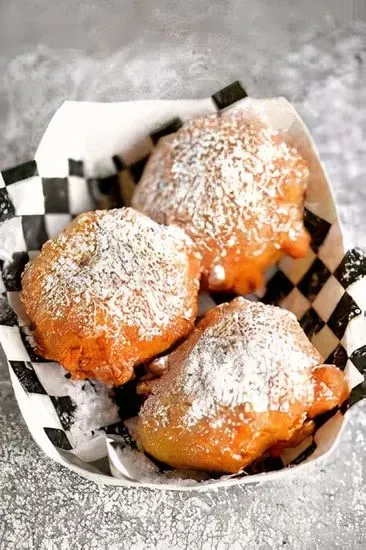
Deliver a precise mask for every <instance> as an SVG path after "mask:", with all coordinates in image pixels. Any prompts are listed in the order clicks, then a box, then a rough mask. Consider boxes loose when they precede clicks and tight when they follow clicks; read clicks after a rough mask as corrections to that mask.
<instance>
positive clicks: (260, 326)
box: [181, 298, 320, 423]
mask: <svg viewBox="0 0 366 550" xmlns="http://www.w3.org/2000/svg"><path fill="white" fill-rule="evenodd" d="M238 302H242V303H243V305H244V304H245V307H244V308H241V309H237V310H236V311H234V312H228V313H227V314H225V313H224V314H223V315H222V316H221V317H220V318H219V319H218V321H216V322H215V323H214V324H213V325H212V326H210V327H208V328H207V329H206V330H205V331H204V332H203V333H202V335H201V337H200V338H199V340H198V342H197V343H196V345H195V346H194V347H193V349H192V350H191V352H190V353H189V355H188V356H187V357H186V360H185V363H184V366H183V369H182V374H181V383H182V387H183V391H184V393H186V394H187V395H189V396H190V398H191V399H192V405H191V407H190V409H189V411H188V413H187V416H186V420H187V422H188V423H195V422H196V421H197V420H200V419H201V418H203V417H211V416H213V415H215V413H216V411H217V410H219V409H220V408H221V407H232V408H234V407H236V406H239V405H243V404H245V405H246V407H247V408H248V411H253V412H265V411H273V410H275V411H276V410H279V411H284V412H286V411H287V410H288V407H289V403H291V402H293V401H296V400H299V401H308V402H310V400H311V398H312V396H313V393H312V391H313V390H312V383H311V378H310V367H311V366H314V365H317V364H319V360H320V356H319V354H318V353H317V352H316V350H315V349H314V348H313V346H312V345H311V344H310V342H308V341H307V339H306V337H305V335H303V336H302V335H301V332H302V331H301V329H300V327H299V325H298V323H297V321H296V318H295V316H294V315H293V314H292V313H289V312H287V311H285V310H282V309H280V308H275V307H272V306H265V305H263V304H261V303H259V302H257V303H254V302H249V301H246V300H244V299H240V298H239V299H238V300H237V303H238ZM301 336H302V337H301Z"/></svg>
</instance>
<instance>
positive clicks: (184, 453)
mask: <svg viewBox="0 0 366 550" xmlns="http://www.w3.org/2000/svg"><path fill="white" fill-rule="evenodd" d="M321 363H322V358H321V356H320V355H319V353H318V352H317V350H316V349H315V348H314V347H313V345H312V344H311V343H310V342H309V340H308V339H307V337H306V336H305V334H304V332H303V331H302V329H301V327H300V325H299V324H298V322H297V320H296V317H295V316H294V315H293V314H292V313H290V312H288V311H286V310H283V309H281V308H279V307H275V306H268V305H264V304H262V303H259V302H257V303H254V302H250V301H248V300H245V299H244V298H236V299H235V300H233V301H232V302H231V303H229V304H223V305H222V306H219V307H217V308H214V309H212V310H210V311H209V312H208V313H207V314H206V315H205V317H204V318H203V319H202V321H201V322H200V324H199V325H198V327H197V328H196V329H195V330H194V332H192V334H191V335H190V336H189V337H188V339H187V340H186V341H185V342H184V343H183V344H182V345H181V346H180V347H178V348H177V349H176V350H175V351H174V352H173V353H171V354H170V355H169V365H168V370H167V371H166V373H165V374H163V376H162V378H161V379H160V380H157V381H156V383H155V384H154V386H153V388H152V394H151V395H150V396H149V397H148V398H147V400H146V401H145V403H144V405H143V407H142V409H141V411H140V415H139V421H138V440H139V444H140V446H141V447H142V448H143V449H144V450H145V451H146V452H147V453H149V454H150V455H152V456H153V457H155V458H157V459H158V460H160V461H162V462H165V463H166V464H169V465H170V466H172V467H175V468H188V469H193V470H204V471H207V472H227V473H234V472H238V471H239V470H240V469H242V468H244V467H245V466H247V465H248V464H250V463H251V462H253V461H254V460H255V459H257V458H259V457H261V456H262V455H263V454H264V453H265V452H266V451H268V450H270V449H271V448H274V447H275V445H276V444H278V443H281V444H282V445H283V442H288V445H293V444H294V443H298V442H299V441H301V439H303V438H304V437H306V436H307V435H308V434H309V433H311V431H312V429H313V424H312V422H311V421H309V418H313V416H314V415H315V414H319V413H320V412H324V411H326V410H329V409H331V408H333V407H335V406H336V405H338V404H340V403H342V402H343V401H344V400H345V399H346V398H347V396H348V394H349V390H348V385H347V383H346V380H345V377H344V375H343V373H342V372H341V371H340V370H338V369H337V368H336V367H334V366H328V365H322V364H321Z"/></svg>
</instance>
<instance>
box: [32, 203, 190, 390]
mask: <svg viewBox="0 0 366 550" xmlns="http://www.w3.org/2000/svg"><path fill="white" fill-rule="evenodd" d="M199 272H200V267H199V261H198V259H197V258H196V256H195V253H194V251H193V249H192V243H191V241H190V239H189V238H188V237H187V236H186V235H185V234H184V232H183V231H182V230H181V229H179V228H176V227H164V226H161V225H159V224H157V223H156V222H154V221H152V220H150V219H149V218H147V217H146V216H144V215H143V214H140V213H138V212H136V211H134V210H133V209H132V208H123V209H116V210H110V211H102V210H101V211H94V212H88V213H85V214H81V215H80V216H79V217H78V218H76V220H75V221H74V222H73V223H72V224H71V225H70V226H69V227H67V228H66V229H65V230H64V231H63V232H62V233H61V234H60V235H59V236H58V237H57V238H56V239H54V240H52V241H48V242H47V243H46V244H45V245H44V246H43V248H42V252H41V254H40V255H39V256H38V257H37V258H36V259H35V260H34V261H33V262H32V263H31V264H29V265H28V266H27V267H26V270H25V272H24V274H23V279H22V285H23V291H22V299H23V302H24V304H25V308H26V311H27V314H28V316H29V318H30V320H31V322H32V325H33V328H34V336H35V339H36V342H37V348H38V351H39V353H40V354H41V355H43V356H45V357H47V358H49V359H53V360H56V361H59V362H60V363H61V364H62V365H63V366H64V367H65V368H67V369H68V370H70V372H71V373H72V374H73V376H74V377H78V378H85V377H93V378H98V379H100V380H102V381H104V382H108V383H112V384H120V383H123V382H125V381H126V380H128V379H129V378H131V376H132V375H133V366H134V365H136V364H138V363H140V362H141V361H144V360H146V359H149V358H151V357H153V356H154V355H156V354H158V353H161V352H162V351H164V350H166V349H167V348H168V347H169V346H170V345H171V344H172V343H174V342H175V341H176V339H178V338H181V337H182V336H184V335H185V334H187V333H188V332H189V331H190V330H191V328H192V326H193V322H194V319H195V316H196V312H197V294H198V285H199Z"/></svg>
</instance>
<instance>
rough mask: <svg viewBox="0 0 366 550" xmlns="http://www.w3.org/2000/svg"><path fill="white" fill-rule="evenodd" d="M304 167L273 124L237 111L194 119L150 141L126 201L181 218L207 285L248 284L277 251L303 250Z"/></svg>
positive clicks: (164, 219)
mask: <svg viewBox="0 0 366 550" xmlns="http://www.w3.org/2000/svg"><path fill="white" fill-rule="evenodd" d="M308 175H309V170H308V165H307V162H306V161H305V160H304V159H303V158H302V157H301V156H300V155H299V153H298V152H297V150H296V149H295V148H293V147H290V146H289V145H287V144H286V142H285V141H284V139H283V138H282V137H281V136H280V135H279V133H278V132H276V131H274V130H272V129H270V128H269V127H266V126H265V125H264V124H263V123H262V122H260V121H258V120H249V119H248V115H247V114H245V113H244V112H243V111H240V110H235V111H232V112H230V113H226V114H222V115H219V114H212V115H207V116H203V117H200V118H197V119H193V120H191V121H190V122H188V123H187V124H185V125H184V126H183V128H181V129H180V130H179V131H178V132H177V133H176V134H174V135H172V136H168V137H166V138H163V139H161V140H160V142H159V143H158V145H157V147H156V148H155V149H154V151H153V153H152V155H151V157H150V160H149V162H148V164H147V166H146V168H145V171H144V174H143V176H142V178H141V180H140V182H139V184H138V186H137V189H136V192H135V194H134V197H133V201H132V204H133V206H134V207H135V208H136V209H137V210H140V211H142V212H144V213H146V214H147V215H149V216H150V217H152V218H153V219H155V220H156V221H159V222H161V223H167V224H176V225H179V226H181V227H182V228H183V229H184V230H185V231H186V232H187V233H188V235H190V237H191V238H192V239H193V240H194V242H195V244H196V245H197V247H198V250H199V251H200V252H201V254H202V255H203V265H204V272H203V280H204V283H205V284H206V286H208V287H209V288H211V289H212V290H227V289H233V290H235V291H237V292H240V293H245V292H248V291H252V290H253V289H255V288H257V287H258V286H260V285H261V283H262V272H263V270H264V269H265V268H266V267H268V266H269V265H271V264H273V263H274V262H275V261H277V260H278V259H279V258H280V257H281V256H282V255H283V254H285V253H286V254H290V255H292V256H294V257H299V256H303V255H305V253H306V252H307V250H308V245H309V236H308V234H307V232H306V231H305V229H304V225H303V201H304V193H305V191H306V188H307V180H308Z"/></svg>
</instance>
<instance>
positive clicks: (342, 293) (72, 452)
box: [0, 82, 366, 490]
mask: <svg viewBox="0 0 366 550" xmlns="http://www.w3.org/2000/svg"><path fill="white" fill-rule="evenodd" d="M232 108H236V109H237V108H239V109H243V110H246V111H247V113H248V116H251V115H253V114H254V115H255V116H260V117H261V118H262V119H263V120H264V121H265V122H266V123H267V124H269V125H270V126H271V127H272V128H274V129H276V130H278V131H279V132H280V133H281V134H282V136H283V137H284V138H285V140H286V141H287V142H288V143H289V144H291V145H295V146H296V147H297V149H298V150H299V152H300V154H301V155H302V156H303V157H304V158H305V159H306V160H307V161H308V162H309V166H310V182H309V188H308V192H307V195H306V202H305V210H304V218H305V225H306V228H307V229H308V231H309V233H310V234H311V238H312V243H311V250H310V252H309V254H308V256H307V257H306V258H305V259H301V260H292V259H290V258H285V259H283V260H281V262H280V263H279V265H278V267H276V268H275V269H271V270H270V272H269V273H268V275H267V283H266V290H265V294H264V295H262V296H261V297H260V299H261V300H263V301H264V302H266V303H271V304H277V305H280V306H282V307H285V308H287V309H289V310H291V311H292V312H293V313H295V315H296V316H297V318H298V320H299V322H300V323H301V326H302V327H303V329H304V331H305V332H306V334H307V336H308V337H309V338H310V340H311V342H312V343H313V344H314V345H315V347H316V348H317V349H318V350H319V352H320V353H321V355H322V356H323V357H324V360H325V363H334V364H336V365H337V366H338V367H339V368H341V369H343V370H345V371H346V373H347V376H348V380H349V383H350V385H351V387H352V388H353V389H352V393H351V396H350V399H349V400H348V402H347V403H345V404H344V405H343V406H342V407H341V408H340V409H339V410H335V411H331V413H328V414H326V415H323V416H321V417H319V418H318V419H316V423H317V429H316V431H315V433H314V435H313V436H311V437H310V438H308V439H307V440H305V441H304V442H303V443H302V444H301V446H300V447H299V448H296V449H291V451H287V452H286V453H285V454H284V456H283V457H282V458H281V459H277V460H272V461H268V462H267V463H266V464H265V465H264V471H263V472H262V473H259V474H258V473H257V474H255V473H254V475H249V474H250V473H252V474H253V472H250V470H249V471H248V470H246V471H244V472H241V473H240V474H237V475H235V476H223V477H219V478H215V479H210V478H209V477H208V476H195V475H194V474H192V473H184V472H176V471H170V470H169V469H166V470H163V471H161V467H160V468H159V466H157V465H156V464H154V463H153V462H151V461H150V460H149V459H148V458H146V457H144V455H142V453H139V451H137V450H136V448H135V445H134V442H133V439H132V438H131V433H133V420H132V421H131V420H129V419H130V417H133V416H135V415H136V412H137V404H136V400H135V394H134V388H133V387H131V384H127V385H126V386H125V387H121V388H117V389H112V388H107V387H105V386H103V385H102V384H99V383H97V382H95V381H73V380H71V378H70V377H69V375H68V373H67V372H66V371H65V370H64V369H63V368H62V367H61V366H60V365H58V364H56V363H50V362H49V361H46V360H44V359H42V358H41V357H39V356H37V355H36V353H35V352H34V349H33V347H32V337H31V333H30V331H29V328H28V326H27V325H28V320H27V319H26V316H25V312H24V309H23V307H22V304H21V302H20V299H19V291H20V290H21V273H22V271H23V269H24V266H25V264H26V263H27V262H28V261H29V260H31V259H32V258H33V257H34V256H35V255H36V254H37V253H38V252H39V250H40V248H41V247H42V244H43V243H44V242H45V241H46V240H47V239H49V238H52V237H54V236H55V235H57V234H58V233H59V231H60V230H62V229H63V228H64V227H65V226H66V225H67V224H68V223H69V222H70V221H71V220H72V219H73V218H74V217H75V216H77V215H78V214H79V213H81V212H84V211H87V210H91V209H95V208H96V207H97V205H98V207H100V205H102V206H109V207H110V206H122V205H123V204H126V205H127V204H129V202H130V199H131V196H132V194H133V189H134V186H135V185H136V183H137V182H138V181H139V178H140V177H141V174H142V171H143V169H144V165H145V163H146V161H147V158H148V157H149V155H150V153H151V151H152V150H153V148H154V146H155V144H156V143H157V141H158V140H159V138H160V137H161V136H163V135H166V134H168V133H171V132H174V131H176V130H177V129H178V128H179V127H180V126H181V125H182V124H183V123H184V121H186V120H188V119H190V118H192V117H195V116H198V115H202V114H208V113H214V112H218V113H220V114H221V116H225V112H227V111H228V110H230V109H232ZM0 268H1V279H0V285H1V290H0V292H1V294H0V355H1V357H0V359H1V360H2V361H5V362H7V363H8V366H9V372H10V377H11V381H12V384H13V388H14V392H15V395H16V398H17V401H18V404H19V407H20V410H21V412H22V414H23V417H24V419H25V422H26V423H27V425H28V428H29V430H30V432H31V434H32V436H33V438H34V439H35V441H36V442H37V443H38V445H39V446H40V447H41V448H42V449H43V451H44V452H45V453H46V454H47V455H48V456H50V457H52V458H53V459H55V460H57V461H58V462H60V463H62V464H63V465H65V466H66V467H68V468H70V469H72V470H74V471H77V472H78V473H79V474H80V475H82V476H84V477H87V478H90V479H92V480H93V481H95V482H97V483H104V484H113V485H121V486H128V485H133V486H139V485H140V486H144V487H156V488H170V489H179V490H183V489H186V490H187V489H192V488H193V489H207V488H210V487H217V486H227V485H230V484H245V483H250V484H253V483H261V482H264V481H266V480H269V479H273V478H279V477H280V476H288V475H292V474H294V473H296V472H297V471H298V469H299V468H304V467H305V464H308V463H310V462H313V461H314V460H319V459H320V458H321V457H324V456H325V455H326V454H328V453H329V452H331V450H332V448H333V447H334V445H335V443H336V440H337V438H338V437H339V434H340V432H341V430H342V429H343V428H344V426H345V424H346V422H347V415H348V413H347V410H348V409H349V407H350V406H351V405H353V404H354V403H355V402H357V401H359V400H360V399H362V398H363V397H365V395H366V386H365V382H364V374H365V372H366V319H365V315H366V313H365V311H366V251H365V250H362V249H360V248H354V249H351V250H348V251H346V250H344V247H343V240H342V229H341V227H340V225H339V220H338V217H337V212H336V208H335V204H334V199H333V196H332V193H331V190H330V187H329V184H328V182H327V178H326V175H325V173H324V170H323V168H322V165H321V163H320V160H319V157H318V154H317V151H316V149H315V146H314V144H313V142H312V140H311V138H310V136H309V133H308V131H307V130H306V128H305V126H304V123H303V122H302V121H301V119H300V117H299V116H298V114H297V113H296V111H295V109H294V108H293V107H292V106H291V105H290V104H289V103H288V102H287V101H286V100H285V99H283V98H276V99H253V98H249V97H246V93H245V91H244V89H243V88H242V87H241V85H240V83H239V82H235V83H233V84H231V85H230V86H228V87H226V88H224V89H223V90H220V91H219V92H217V93H216V94H214V95H213V96H211V97H209V98H206V99H201V100H188V101H185V100H182V101H136V102H121V103H91V102H85V103H84V102H65V103H64V104H63V105H62V106H61V107H60V108H59V110H58V111H57V112H56V113H55V115H54V117H53V118H52V120H51V122H50V124H49V126H48V128H47V130H46V132H45V134H44V136H43V138H42V140H41V143H40V145H39V147H38V150H37V153H36V155H35V159H34V160H31V161H30V162H26V163H24V164H22V165H20V166H17V167H15V168H12V169H8V170H4V171H2V172H1V176H0ZM226 298H227V297H226V296H220V297H218V296H214V295H212V296H211V297H208V302H209V303H214V302H213V301H212V300H214V301H216V302H217V301H218V300H220V301H223V300H225V299H226ZM127 426H128V428H127ZM126 449H127V450H128V452H126ZM138 455H139V456H138ZM266 470H267V471H266Z"/></svg>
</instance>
